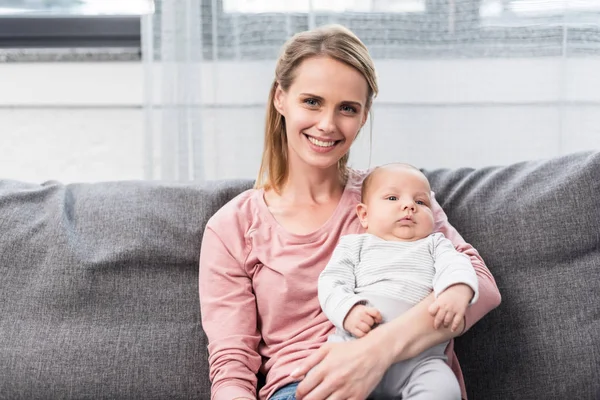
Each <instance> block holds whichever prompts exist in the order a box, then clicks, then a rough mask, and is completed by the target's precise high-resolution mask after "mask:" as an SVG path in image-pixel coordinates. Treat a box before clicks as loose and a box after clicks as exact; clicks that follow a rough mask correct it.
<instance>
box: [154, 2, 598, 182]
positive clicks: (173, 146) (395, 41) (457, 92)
mask: <svg viewBox="0 0 600 400" xmlns="http://www.w3.org/2000/svg"><path fill="white" fill-rule="evenodd" d="M327 23H341V24H343V25H345V26H347V27H348V28H350V29H352V30H353V31H354V32H355V33H356V34H357V35H358V36H359V37H360V38H361V39H362V40H363V41H364V42H365V44H366V45H367V46H368V47H369V49H370V51H371V54H372V56H373V58H374V59H375V64H376V67H377V70H378V75H379V80H380V88H381V93H380V96H379V97H378V98H377V99H376V100H375V102H374V107H373V115H372V117H373V118H372V120H371V121H370V124H367V126H366V128H365V129H364V131H363V132H362V133H361V136H360V137H359V139H358V140H357V143H356V144H355V145H354V146H353V149H352V153H351V163H352V165H354V166H356V167H367V166H368V164H369V163H371V164H379V163H383V162H388V161H398V160H403V161H406V162H411V163H413V164H415V165H418V166H419V167H426V168H438V167H460V166H473V167H478V166H485V165H490V164H507V163H511V162H517V161H521V160H526V159H534V158H545V157H552V156H555V155H559V154H564V153H569V152H574V151H579V150H586V149H598V148H600V0H370V1H369V0H360V1H359V0H354V1H353V0H346V1H334V0H327V1H325V0H322V1H320V0H304V1H302V0H295V1H293V2H288V1H283V0H262V1H261V0H237V1H236V0H181V1H171V0H157V2H156V14H155V15H154V17H153V18H152V19H151V20H146V21H145V23H144V34H143V43H144V58H145V65H146V68H145V74H146V77H145V78H146V79H145V81H146V85H145V88H146V100H147V101H146V108H145V110H146V111H145V115H146V146H145V154H146V177H147V178H155V179H156V178H160V179H173V180H196V181H202V180H207V179H218V178H242V177H244V178H252V177H255V175H256V173H257V170H258V165H259V161H260V155H261V151H262V146H263V142H262V140H263V138H262V136H263V126H264V115H265V105H266V104H265V103H266V100H267V93H268V89H269V87H270V83H271V80H272V78H273V70H274V66H275V60H276V58H277V56H278V53H279V50H280V48H281V45H282V44H283V43H284V41H285V40H286V39H288V38H289V37H290V36H292V35H293V34H294V33H296V32H298V31H301V30H305V29H308V28H311V27H314V26H319V25H323V24H327ZM371 132H372V136H371Z"/></svg>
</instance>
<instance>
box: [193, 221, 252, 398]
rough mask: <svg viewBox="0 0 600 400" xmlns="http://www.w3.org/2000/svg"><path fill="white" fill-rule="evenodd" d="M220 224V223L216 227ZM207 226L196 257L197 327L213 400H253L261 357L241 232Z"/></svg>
mask: <svg viewBox="0 0 600 400" xmlns="http://www.w3.org/2000/svg"><path fill="white" fill-rule="evenodd" d="M220 222H224V221H220ZM221 225H223V224H216V223H213V221H209V224H208V225H207V227H206V229H205V232H204V236H203V239H202V246H201V253H200V272H199V293H200V311H201V318H202V327H203V329H204V331H205V332H206V335H207V337H208V353H209V358H208V363H209V366H210V380H211V382H212V390H211V399H212V400H231V399H234V398H237V397H241V398H248V399H256V390H257V376H256V373H257V372H258V370H259V368H260V365H261V357H260V355H259V354H258V352H257V348H258V344H259V341H260V333H259V330H258V325H257V316H256V301H255V297H254V294H253V291H252V283H251V279H250V277H249V276H248V274H247V273H246V270H245V268H244V261H245V259H246V256H247V254H248V249H246V246H245V238H244V235H243V232H235V229H234V226H233V224H231V223H228V225H229V226H228V227H227V235H226V237H227V239H226V238H225V235H219V234H218V233H217V231H218V228H219V227H220V226H221Z"/></svg>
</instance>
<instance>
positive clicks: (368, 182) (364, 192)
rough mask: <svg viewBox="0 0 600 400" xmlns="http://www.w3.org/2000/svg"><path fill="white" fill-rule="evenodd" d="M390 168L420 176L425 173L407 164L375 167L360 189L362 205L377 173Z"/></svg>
mask: <svg viewBox="0 0 600 400" xmlns="http://www.w3.org/2000/svg"><path fill="white" fill-rule="evenodd" d="M389 168H404V169H410V170H414V171H417V172H419V173H420V174H423V172H421V170H420V169H419V168H417V167H415V166H414V165H411V164H406V163H389V164H384V165H380V166H378V167H375V168H373V169H372V170H371V171H370V172H369V173H368V174H367V176H365V179H363V181H362V185H361V187H360V201H361V203H364V202H365V200H366V198H367V195H368V194H369V186H370V185H371V181H372V180H373V177H374V176H375V175H376V173H377V172H378V171H380V170H383V169H389Z"/></svg>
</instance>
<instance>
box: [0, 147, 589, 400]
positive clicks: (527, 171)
mask: <svg viewBox="0 0 600 400" xmlns="http://www.w3.org/2000/svg"><path fill="white" fill-rule="evenodd" d="M425 173H426V174H427V176H428V177H429V178H430V180H431V183H432V187H433V189H434V191H435V192H436V197H437V199H438V201H439V202H440V204H441V205H442V206H443V207H444V209H445V210H446V213H447V215H448V217H449V220H450V223H451V224H452V225H454V226H455V227H456V228H457V229H458V230H459V232H460V233H461V234H462V235H463V237H464V238H465V239H466V240H467V241H468V242H470V243H471V244H473V245H474V246H475V247H476V248H477V249H478V250H479V252H480V253H481V255H482V256H483V258H484V259H485V261H486V263H487V265H488V267H489V268H490V270H491V271H492V273H493V275H494V277H495V279H496V282H497V283H498V286H499V288H500V291H501V294H502V304H501V305H500V307H499V308H497V309H496V310H494V311H492V312H491V313H490V314H489V315H487V316H486V317H485V318H484V319H483V320H481V321H480V322H479V323H478V324H477V325H475V326H474V327H473V328H472V329H471V330H470V331H469V332H467V333H466V334H465V335H463V336H462V337H460V338H458V339H457V341H456V351H457V354H458V357H459V360H460V362H461V366H462V368H463V372H464V375H465V380H466V383H467V390H468V393H469V395H470V398H473V399H480V398H484V399H506V398H519V399H521V398H522V399H529V398H536V399H537V398H544V399H552V398H579V399H592V398H595V396H596V394H597V393H598V391H600V379H599V378H600V302H599V301H598V298H599V297H600V278H599V276H600V229H599V228H598V227H599V225H600V181H599V179H598V178H600V154H599V153H590V152H588V153H578V154H572V155H569V156H565V157H560V158H555V159H552V160H541V161H530V162H525V163H519V164H515V165H511V166H507V167H501V166H499V167H490V168H483V169H470V168H464V169H456V170H446V169H444V170H432V171H425ZM251 185H252V182H251V181H247V180H241V181H219V182H210V183H206V184H202V185H195V184H170V183H165V182H105V183H97V184H72V185H63V184H60V183H58V182H48V183H46V184H43V185H37V184H29V183H23V182H15V181H9V180H4V181H0V232H1V234H0V235H1V236H0V360H1V362H0V398H11V399H14V398H23V399H25V398H26V399H36V398H39V399H42V398H44V399H48V398H77V399H79V398H113V399H130V398H146V399H164V398H198V399H208V398H209V397H210V384H209V380H208V369H207V351H206V345H207V343H206V338H205V336H204V334H203V332H202V329H201V324H200V318H199V303H198V257H199V251H200V243H201V239H202V232H203V229H204V225H205V224H206V221H207V220H208V218H210V216H211V215H212V214H213V213H214V212H215V211H216V210H217V209H218V208H219V207H221V206H222V205H223V204H224V203H225V202H227V201H228V200H230V199H231V198H233V197H234V196H235V195H237V194H238V193H240V192H242V191H243V190H246V189H248V188H250V187H251Z"/></svg>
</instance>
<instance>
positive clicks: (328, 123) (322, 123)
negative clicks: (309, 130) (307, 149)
mask: <svg viewBox="0 0 600 400" xmlns="http://www.w3.org/2000/svg"><path fill="white" fill-rule="evenodd" d="M317 128H319V130H320V131H321V132H324V133H331V132H334V131H335V113H334V112H333V111H325V112H323V113H322V114H321V119H320V120H319V123H318V124H317Z"/></svg>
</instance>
